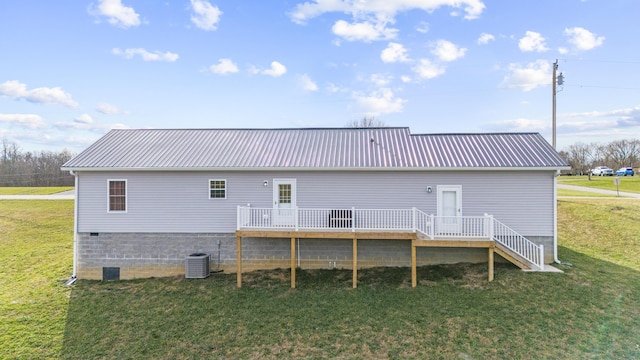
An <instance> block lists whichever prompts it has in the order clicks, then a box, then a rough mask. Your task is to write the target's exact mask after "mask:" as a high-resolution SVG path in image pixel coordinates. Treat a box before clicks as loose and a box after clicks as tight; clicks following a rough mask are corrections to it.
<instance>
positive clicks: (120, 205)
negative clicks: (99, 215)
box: [107, 180, 127, 212]
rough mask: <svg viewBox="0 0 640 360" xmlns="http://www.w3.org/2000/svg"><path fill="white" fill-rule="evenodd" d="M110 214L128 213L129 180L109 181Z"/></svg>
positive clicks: (108, 208)
mask: <svg viewBox="0 0 640 360" xmlns="http://www.w3.org/2000/svg"><path fill="white" fill-rule="evenodd" d="M107 193H108V194H109V201H108V203H109V204H108V207H107V211H108V212H127V180H109V181H108V186H107Z"/></svg>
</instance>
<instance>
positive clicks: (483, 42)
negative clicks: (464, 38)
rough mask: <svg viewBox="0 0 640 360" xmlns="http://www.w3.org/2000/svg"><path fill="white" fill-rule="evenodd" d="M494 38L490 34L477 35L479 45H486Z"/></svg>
mask: <svg viewBox="0 0 640 360" xmlns="http://www.w3.org/2000/svg"><path fill="white" fill-rule="evenodd" d="M495 39H496V37H495V36H493V35H491V34H487V33H482V34H480V37H478V44H479V45H486V44H488V43H489V42H490V41H494V40H495Z"/></svg>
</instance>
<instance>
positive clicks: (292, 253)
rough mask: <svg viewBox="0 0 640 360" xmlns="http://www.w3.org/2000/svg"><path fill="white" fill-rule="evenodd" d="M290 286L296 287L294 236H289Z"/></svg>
mask: <svg viewBox="0 0 640 360" xmlns="http://www.w3.org/2000/svg"><path fill="white" fill-rule="evenodd" d="M291 288H292V289H295V288H296V238H295V237H292V238H291Z"/></svg>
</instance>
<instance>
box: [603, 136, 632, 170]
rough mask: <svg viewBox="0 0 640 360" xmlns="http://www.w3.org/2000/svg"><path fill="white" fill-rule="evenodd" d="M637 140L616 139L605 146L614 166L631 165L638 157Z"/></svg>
mask: <svg viewBox="0 0 640 360" xmlns="http://www.w3.org/2000/svg"><path fill="white" fill-rule="evenodd" d="M638 145H639V144H638V140H616V141H613V142H611V143H609V145H608V146H607V150H608V153H609V158H610V159H611V161H612V162H613V165H614V168H618V167H623V166H633V164H634V163H635V162H636V161H637V158H638V150H639V146H638Z"/></svg>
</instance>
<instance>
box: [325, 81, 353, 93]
mask: <svg viewBox="0 0 640 360" xmlns="http://www.w3.org/2000/svg"><path fill="white" fill-rule="evenodd" d="M327 92H329V93H331V94H335V93H346V92H349V89H347V88H344V87H340V86H338V85H336V84H333V83H329V85H327Z"/></svg>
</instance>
